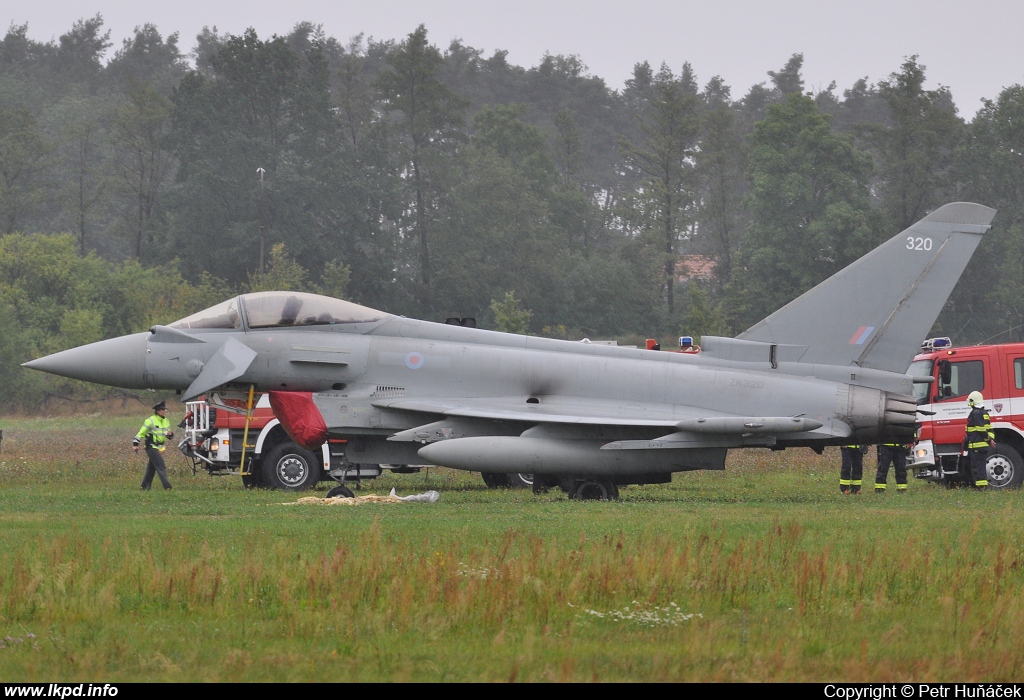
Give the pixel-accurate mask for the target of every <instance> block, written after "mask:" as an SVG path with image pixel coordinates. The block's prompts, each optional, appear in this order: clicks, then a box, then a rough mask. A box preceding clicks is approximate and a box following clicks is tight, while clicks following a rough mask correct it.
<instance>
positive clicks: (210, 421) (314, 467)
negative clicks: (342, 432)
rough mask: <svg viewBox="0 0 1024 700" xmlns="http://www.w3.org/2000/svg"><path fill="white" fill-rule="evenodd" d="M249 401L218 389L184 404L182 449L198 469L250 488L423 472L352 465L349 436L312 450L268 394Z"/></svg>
mask: <svg viewBox="0 0 1024 700" xmlns="http://www.w3.org/2000/svg"><path fill="white" fill-rule="evenodd" d="M247 401H248V397H245V396H244V395H240V396H234V397H232V396H230V395H227V396H226V395H223V394H220V393H214V394H211V395H210V397H209V400H207V398H206V397H200V398H198V399H196V400H195V401H189V402H187V403H186V404H185V407H186V412H185V418H184V419H183V420H182V421H181V423H180V424H179V427H180V428H182V429H183V431H184V436H183V438H182V439H181V441H180V442H179V443H178V449H180V450H181V452H182V453H183V454H184V455H185V456H186V457H188V458H189V459H190V460H192V471H193V473H195V472H196V471H198V470H199V469H205V470H206V471H207V472H208V473H209V474H210V475H212V476H241V477H242V483H244V484H245V485H246V486H247V487H249V488H256V487H263V488H271V489H284V490H289V491H302V490H305V489H309V488H312V487H313V486H315V485H316V484H317V483H318V482H320V481H321V480H325V479H333V480H335V481H337V482H339V484H340V485H341V486H344V485H345V483H346V482H352V481H355V482H357V483H358V482H360V481H362V480H363V479H374V478H376V477H378V476H380V475H381V473H383V469H384V467H387V468H388V469H390V470H392V471H395V472H397V473H408V472H415V471H419V468H418V467H407V466H404V465H400V466H394V467H392V466H391V465H384V466H383V467H382V466H381V465H379V464H352V463H350V462H349V461H348V460H347V459H345V446H346V444H347V441H346V440H343V439H338V438H331V439H328V440H327V441H326V442H324V444H323V445H321V446H320V447H319V448H318V449H313V450H307V449H306V448H304V447H301V446H300V445H297V444H296V443H295V441H294V440H292V439H291V438H290V437H288V434H287V433H286V432H285V430H284V428H283V427H282V426H281V421H280V420H278V419H277V417H276V416H275V415H274V410H273V409H272V408H271V407H270V399H269V398H268V397H267V395H266V394H257V395H255V397H254V399H253V405H252V410H251V411H247V410H246V406H247ZM247 415H248V418H247ZM246 423H248V428H247V427H246ZM243 446H244V447H243ZM243 465H244V468H243Z"/></svg>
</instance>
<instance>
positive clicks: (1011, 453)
mask: <svg viewBox="0 0 1024 700" xmlns="http://www.w3.org/2000/svg"><path fill="white" fill-rule="evenodd" d="M985 467H986V469H987V471H988V487H989V488H990V489H1015V488H1019V487H1020V485H1021V483H1022V482H1024V459H1021V456H1020V452H1018V451H1017V450H1015V449H1013V448H1012V447H1010V446H1009V445H1007V444H1006V443H1003V442H997V443H996V447H995V449H994V450H992V451H991V452H990V453H989V455H988V462H986V463H985Z"/></svg>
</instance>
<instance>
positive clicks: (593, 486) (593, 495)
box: [569, 479, 619, 501]
mask: <svg viewBox="0 0 1024 700" xmlns="http://www.w3.org/2000/svg"><path fill="white" fill-rule="evenodd" d="M569 498H570V499H571V500H573V501H617V500H619V488H618V487H617V486H616V485H615V484H613V483H612V482H611V481H609V480H607V479H586V480H584V481H577V482H576V484H575V486H574V487H573V489H572V491H570V492H569Z"/></svg>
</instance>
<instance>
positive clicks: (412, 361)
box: [405, 352, 423, 369]
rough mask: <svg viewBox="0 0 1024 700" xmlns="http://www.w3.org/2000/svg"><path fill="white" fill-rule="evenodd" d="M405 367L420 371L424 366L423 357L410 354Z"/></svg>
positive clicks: (417, 354)
mask: <svg viewBox="0 0 1024 700" xmlns="http://www.w3.org/2000/svg"><path fill="white" fill-rule="evenodd" d="M405 366H406V367H408V368H409V369H419V368H420V367H422V366H423V355H421V354H419V353H418V352H410V353H409V354H408V355H406V356H405Z"/></svg>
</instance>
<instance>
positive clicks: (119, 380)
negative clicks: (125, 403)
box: [22, 333, 149, 389]
mask: <svg viewBox="0 0 1024 700" xmlns="http://www.w3.org/2000/svg"><path fill="white" fill-rule="evenodd" d="M148 336H149V333H136V334H134V335H125V336H122V337H120V338H111V339H110V340H101V341H100V342H98V343H90V344H89V345H83V346H81V347H77V348H71V349H70V350H65V351H63V352H57V353H54V354H53V355H47V356H46V357H40V358H39V359H38V360H32V361H31V362H26V363H24V364H23V365H22V367H28V368H29V369H37V370H39V371H40V372H48V373H49V374H58V375H60V376H62V377H69V378H71V379H81V380H83V381H86V382H94V383H96V384H107V385H109V386H118V387H123V388H125V389H145V388H146V384H145V379H144V377H143V375H144V374H145V371H146V339H147V337H148Z"/></svg>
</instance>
